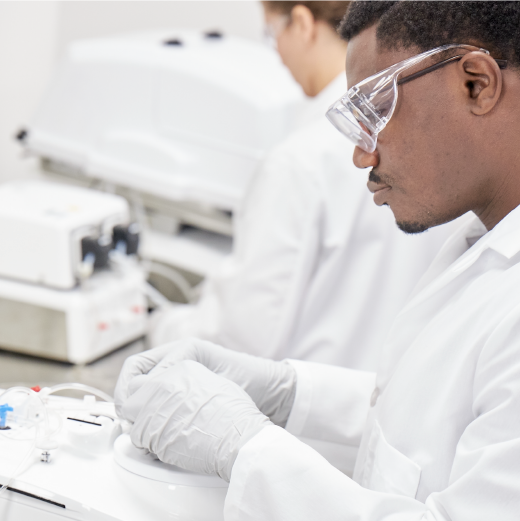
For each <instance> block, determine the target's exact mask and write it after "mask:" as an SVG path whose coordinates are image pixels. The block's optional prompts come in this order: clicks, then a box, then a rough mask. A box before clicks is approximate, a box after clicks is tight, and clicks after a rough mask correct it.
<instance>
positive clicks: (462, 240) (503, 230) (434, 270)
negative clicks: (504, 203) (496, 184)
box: [403, 206, 520, 312]
mask: <svg viewBox="0 0 520 521" xmlns="http://www.w3.org/2000/svg"><path fill="white" fill-rule="evenodd" d="M487 249H491V250H494V251H496V252H497V253H498V254H500V255H502V256H504V257H505V258H506V259H511V258H512V257H513V256H514V255H516V254H517V253H519V252H520V206H517V207H516V208H515V209H514V210H512V211H511V212H510V213H509V214H508V215H506V217H504V218H503V219H502V220H501V221H500V222H499V223H498V224H497V225H496V226H495V227H494V228H493V229H492V230H491V231H489V232H488V231H487V230H486V228H485V226H484V225H483V224H482V222H481V221H480V219H478V217H474V219H472V220H471V221H470V222H469V223H468V224H467V225H465V226H463V227H462V228H461V229H459V230H458V231H456V232H455V233H454V234H453V235H452V236H451V237H450V238H449V239H448V241H447V242H446V244H445V245H444V246H443V247H442V249H441V251H440V252H439V254H438V256H437V257H436V258H435V259H434V261H433V263H432V265H431V266H430V268H429V269H428V271H427V272H426V273H425V275H424V277H423V278H422V279H421V280H420V281H419V283H418V285H417V287H416V288H415V290H414V291H413V293H412V295H411V297H410V300H409V301H408V303H407V304H406V306H405V307H404V309H403V312H406V311H407V310H408V309H410V308H411V307H413V306H416V305H417V304H418V303H419V302H422V301H423V300H425V299H427V298H428V297H429V296H431V295H432V294H433V293H435V292H436V291H438V290H439V289H441V288H442V287H444V286H445V285H446V284H448V283H449V282H450V281H452V280H453V279H454V278H455V277H457V276H458V275H460V274H461V273H463V272H464V271H466V270H467V269H468V268H470V267H471V266H473V264H475V262H476V261H477V260H478V259H479V258H480V256H481V255H482V253H483V252H484V251H485V250H487Z"/></svg>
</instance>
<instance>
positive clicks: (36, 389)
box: [31, 385, 42, 393]
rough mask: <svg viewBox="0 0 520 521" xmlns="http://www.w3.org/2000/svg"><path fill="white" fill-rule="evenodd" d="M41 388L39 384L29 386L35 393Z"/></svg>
mask: <svg viewBox="0 0 520 521" xmlns="http://www.w3.org/2000/svg"><path fill="white" fill-rule="evenodd" d="M41 390H42V388H41V387H40V386H39V385H35V386H34V387H31V391H34V392H35V393H39V392H40V391H41Z"/></svg>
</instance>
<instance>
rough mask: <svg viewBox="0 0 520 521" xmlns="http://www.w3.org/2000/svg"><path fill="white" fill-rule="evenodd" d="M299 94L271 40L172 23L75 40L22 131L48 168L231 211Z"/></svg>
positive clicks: (287, 123)
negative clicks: (186, 28)
mask: <svg viewBox="0 0 520 521" xmlns="http://www.w3.org/2000/svg"><path fill="white" fill-rule="evenodd" d="M302 99H303V94H302V91H301V89H300V87H299V86H298V85H297V84H296V82H295V81H294V80H293V79H292V78H291V77H290V74H289V72H288V71H287V69H286V68H285V67H284V66H283V65H282V63H281V61H280V59H279V57H278V55H277V53H276V52H275V51H274V49H271V48H269V47H268V46H266V45H263V44H259V43H256V42H253V41H250V40H246V39H240V38H236V37H231V36H222V35H220V34H218V33H206V34H203V33H199V32H193V31H178V30H175V31H167V32H164V31H163V32H153V33H146V34H136V35H126V36H116V37H112V38H101V39H96V40H86V41H79V42H76V43H73V44H72V45H71V46H70V47H69V49H68V51H67V54H66V56H65V59H64V62H63V63H62V65H61V67H60V69H59V71H58V73H57V75H56V76H55V78H54V80H53V81H52V83H51V85H50V88H49V89H48V91H47V94H46V95H45V97H44V99H43V101H42V103H41V106H40V108H39V110H38V112H37V113H36V115H35V117H34V120H33V121H32V123H31V124H30V126H29V129H28V133H27V135H25V134H22V135H21V136H20V139H22V141H23V142H24V143H25V145H26V147H27V148H28V150H29V151H31V152H32V153H34V154H36V155H38V156H39V157H41V158H44V159H45V160H47V161H48V162H50V163H51V167H52V168H53V169H54V170H58V171H60V172H67V173H75V174H77V175H79V176H80V177H81V176H84V177H87V178H95V179H100V180H104V181H107V182H110V183H113V184H114V185H117V186H122V187H125V188H127V189H132V190H135V191H138V192H142V193H145V194H148V195H152V196H157V197H159V198H160V199H162V200H168V201H180V202H185V201H191V202H197V203H203V204H205V205H209V206H211V207H214V208H219V209H223V210H233V209H234V208H236V206H237V205H238V203H239V202H240V200H241V198H242V196H243V193H244V190H245V188H246V186H247V184H248V182H249V180H250V178H251V176H252V174H253V173H254V171H255V169H256V168H257V167H258V163H259V161H260V160H261V159H262V158H263V156H264V154H265V153H266V151H267V150H269V149H270V148H271V147H272V146H274V145H275V144H277V143H279V142H280V141H281V140H282V139H283V138H284V137H285V136H286V135H287V133H288V132H289V131H290V129H291V127H292V124H293V116H294V111H295V108H296V107H297V106H298V104H299V102H301V101H302Z"/></svg>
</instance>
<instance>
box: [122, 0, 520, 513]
mask: <svg viewBox="0 0 520 521" xmlns="http://www.w3.org/2000/svg"><path fill="white" fill-rule="evenodd" d="M341 31H342V34H343V35H344V36H345V37H346V38H347V39H348V40H349V49H348V54H347V77H348V80H349V86H351V87H352V86H353V85H356V87H355V88H354V89H352V90H350V91H349V93H348V95H347V96H346V97H344V98H343V99H342V101H341V102H340V103H339V104H337V105H336V106H335V108H334V109H333V110H332V112H331V113H330V114H329V117H330V118H331V119H332V120H333V121H334V123H335V124H336V126H338V127H339V128H342V130H343V132H344V133H346V134H348V135H349V136H350V137H351V138H353V139H355V140H356V143H357V144H358V147H357V148H356V151H355V154H354V159H355V162H356V164H357V165H358V166H371V167H372V172H371V174H370V181H369V188H370V189H371V191H372V192H374V199H375V201H376V203H377V204H388V205H389V206H390V208H391V209H392V211H393V213H394V215H395V217H396V221H397V222H398V224H399V226H400V227H401V228H402V229H405V230H408V231H410V232H416V231H419V230H421V229H425V228H428V227H430V226H435V225H437V224H440V223H442V222H445V221H447V220H449V219H454V218H456V217H458V216H459V215H462V214H463V213H464V212H466V211H468V210H471V211H473V212H474V213H475V214H476V216H477V217H476V218H475V220H474V221H473V222H472V223H470V224H469V225H468V226H466V227H465V228H464V229H462V230H461V231H460V232H457V233H455V235H454V236H453V237H452V238H451V239H450V240H449V241H448V243H447V244H446V245H445V246H444V248H443V250H442V251H441V253H440V255H439V257H438V258H437V259H436V261H435V262H434V264H433V265H432V267H431V269H430V270H429V271H428V272H427V274H426V276H425V278H424V279H423V280H422V281H421V283H420V285H419V287H418V288H416V290H415V291H414V294H413V295H412V298H411V300H410V301H409V302H408V303H407V305H406V306H405V308H404V309H403V310H402V312H401V313H400V314H399V316H398V317H397V319H396V321H395V322H394V325H393V326H392V329H391V331H390V334H389V337H388V339H387V341H386V343H385V347H384V350H383V357H382V360H381V362H380V364H379V370H378V373H377V376H375V375H372V374H370V373H362V372H359V371H353V370H348V369H340V368H333V367H327V366H320V365H319V364H309V363H304V362H285V363H284V362H279V363H276V362H272V363H271V364H270V365H268V364H267V361H264V362H265V363H257V364H256V365H254V364H253V362H249V361H248V360H243V361H237V362H236V363H233V362H232V361H231V359H230V358H229V359H227V360H226V356H228V355H227V351H226V350H223V349H222V351H221V352H219V353H218V355H215V358H212V356H211V355H209V354H208V353H209V350H208V348H206V347H205V346H203V345H198V344H197V342H196V341H193V342H192V344H191V346H184V347H182V346H180V347H179V348H178V349H177V350H173V351H172V350H171V349H170V351H169V352H168V353H165V357H164V358H163V360H162V361H160V362H159V363H158V366H157V367H156V369H154V370H153V371H151V372H150V374H149V375H142V376H138V377H136V378H133V379H131V378H130V375H129V374H127V375H126V376H125V373H123V377H122V380H121V385H120V386H119V388H118V396H119V401H120V407H121V406H122V411H123V413H124V415H125V416H126V417H127V418H129V419H131V420H132V421H135V423H134V425H133V428H132V439H133V441H134V443H136V444H137V445H139V446H143V447H146V448H148V449H150V450H152V451H153V452H155V453H158V455H159V456H160V457H161V459H164V460H165V461H168V462H171V463H180V464H182V465H184V466H186V467H189V468H193V469H198V470H204V471H211V470H212V471H217V472H218V473H219V474H220V475H221V476H223V477H226V478H230V488H229V493H228V497H227V502H226V512H225V516H226V519H227V520H235V519H236V520H238V519H240V520H248V519H265V520H280V521H281V520H288V519H298V520H309V521H310V520H315V519H327V520H336V519H337V520H343V521H345V520H346V521H348V520H362V521H383V520H384V521H388V520H394V519H395V520H400V521H401V520H405V519H406V520H425V521H426V520H428V521H467V520H471V521H480V520H482V521H484V520H486V521H488V520H491V519H492V520H495V519H496V520H500V521H513V520H515V521H516V520H517V519H518V517H519V512H520V301H519V300H518V297H517V295H518V294H519V292H520V208H519V205H520V175H519V174H518V172H517V170H518V164H517V163H518V156H519V153H518V145H517V140H518V136H519V135H520V103H519V101H518V100H519V99H520V76H519V72H518V67H519V66H520V4H518V3H516V2H438V3H437V2H359V3H357V2H356V3H355V4H354V5H353V7H352V8H351V10H350V11H349V13H348V15H347V17H346V19H345V20H344V22H343V24H342V29H341ZM423 53H424V54H423ZM378 73H381V74H378ZM375 75H377V77H376V76H375ZM373 76H374V77H373ZM349 107H350V109H349ZM341 118H343V119H341ZM345 120H348V122H345ZM242 356H243V355H242ZM190 357H191V360H198V363H197V362H195V361H190V360H187V359H188V358H190ZM181 360H183V361H181ZM204 366H206V367H204ZM208 368H209V369H208ZM289 368H293V369H294V371H291V369H289ZM127 369H128V370H131V372H133V373H132V374H134V375H135V374H138V371H137V368H136V367H135V366H133V364H132V363H130V364H129V365H128V368H127ZM141 369H142V371H141V372H143V373H146V372H148V371H149V370H150V369H151V367H144V366H143V367H142V368H141ZM230 380H233V381H230ZM128 381H129V382H130V383H129V385H128V384H127V383H126V382H128ZM234 382H235V383H234ZM237 383H238V385H237ZM243 390H245V392H244V391H243ZM246 392H247V394H246ZM293 394H295V397H294V398H293ZM126 396H129V397H128V398H126ZM182 399H184V402H183V403H182V404H181V403H180V402H181V400H182ZM268 417H270V418H271V420H272V423H277V424H278V425H282V426H283V425H285V424H286V430H284V429H282V428H280V427H277V426H274V425H272V423H270V420H268ZM290 433H292V434H297V435H304V436H308V437H314V438H316V439H320V440H329V441H335V442H337V443H338V444H343V445H344V446H345V447H348V446H356V445H359V454H358V459H357V462H356V469H355V472H354V480H352V479H350V478H348V477H347V476H345V475H342V474H341V473H340V472H339V471H337V470H336V469H335V468H334V467H333V466H332V465H330V464H328V463H327V462H326V461H325V460H323V459H322V458H321V457H320V456H319V455H318V454H317V453H316V452H314V451H313V450H312V449H310V448H308V447H307V446H306V445H304V444H302V443H300V442H298V441H297V440H296V438H295V437H294V436H292V435H291V434H290Z"/></svg>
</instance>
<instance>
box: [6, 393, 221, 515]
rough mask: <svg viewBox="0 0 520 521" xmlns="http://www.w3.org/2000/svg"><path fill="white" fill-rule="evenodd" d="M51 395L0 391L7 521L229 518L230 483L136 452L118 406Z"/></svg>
mask: <svg viewBox="0 0 520 521" xmlns="http://www.w3.org/2000/svg"><path fill="white" fill-rule="evenodd" d="M76 385H77V384H72V387H75V386H76ZM80 387H81V386H80ZM63 388H67V384H63V385H60V386H59V387H58V389H63ZM93 391H94V392H96V390H93ZM26 392H27V393H31V391H26ZM53 392H54V389H53V388H51V389H43V390H42V391H40V393H38V394H39V395H42V394H43V396H42V397H41V402H40V396H36V393H31V394H30V395H29V396H27V395H26V394H24V392H23V388H18V389H16V388H14V389H10V390H9V391H8V392H6V393H5V394H4V395H2V394H1V391H0V425H2V423H3V429H4V430H2V427H0V461H1V462H2V465H1V468H0V519H2V521H34V520H36V519H38V520H39V521H62V520H75V521H143V520H148V519H150V520H151V519H153V520H154V521H171V520H173V519H178V520H180V521H221V520H223V518H224V516H223V512H224V501H225V497H226V492H227V487H228V484H227V483H226V482H225V481H223V480H221V479H220V478H218V477H216V476H207V475H199V474H195V473H192V472H188V471H184V470H182V469H179V468H177V467H174V466H171V465H166V464H164V463H161V462H160V461H158V460H157V459H154V458H153V457H152V456H150V455H149V454H144V453H143V452H142V451H139V450H138V449H136V448H135V447H134V446H133V445H132V443H131V441H130V437H129V435H128V434H124V432H123V431H124V425H122V424H121V422H120V420H119V419H117V417H116V416H115V411H114V406H113V404H112V403H105V402H100V401H97V400H96V398H95V396H94V395H91V394H89V395H87V396H86V397H85V399H84V400H78V399H71V398H64V397H57V396H53V395H50V396H49V395H48V393H53ZM42 402H43V403H44V406H42V405H39V404H41V403H42ZM43 407H44V408H45V410H43ZM2 408H3V411H4V412H3V416H4V419H3V421H2V419H1V416H2V410H1V409H2ZM10 409H12V410H10ZM6 428H7V429H6ZM5 485H7V486H8V488H6V489H4V490H2V486H5Z"/></svg>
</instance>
